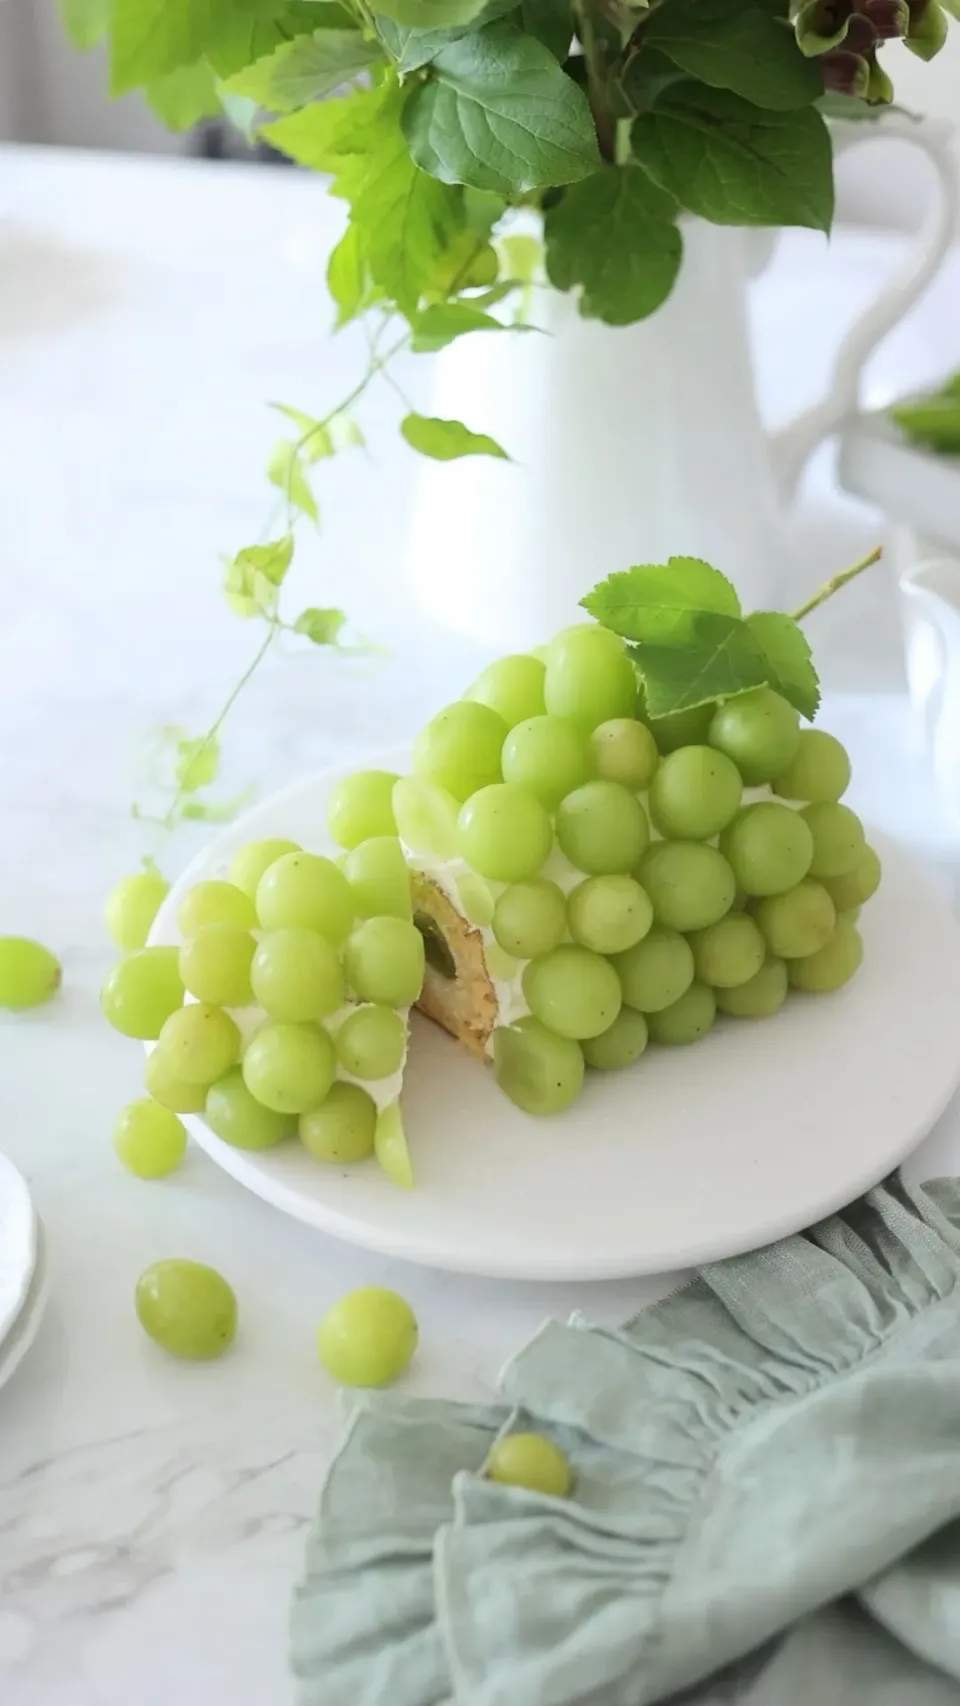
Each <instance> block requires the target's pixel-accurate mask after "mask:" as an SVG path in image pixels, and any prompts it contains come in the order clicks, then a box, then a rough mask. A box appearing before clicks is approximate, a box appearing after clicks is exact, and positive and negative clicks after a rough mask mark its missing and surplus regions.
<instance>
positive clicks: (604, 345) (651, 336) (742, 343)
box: [408, 114, 957, 648]
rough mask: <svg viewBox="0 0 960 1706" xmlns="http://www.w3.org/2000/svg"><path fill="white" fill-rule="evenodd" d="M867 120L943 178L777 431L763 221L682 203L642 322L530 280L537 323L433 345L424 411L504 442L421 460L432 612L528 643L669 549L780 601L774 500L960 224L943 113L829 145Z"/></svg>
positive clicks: (413, 565)
mask: <svg viewBox="0 0 960 1706" xmlns="http://www.w3.org/2000/svg"><path fill="white" fill-rule="evenodd" d="M878 132H882V134H883V135H884V136H886V137H890V136H896V137H900V138H902V139H903V140H904V141H906V142H910V143H912V144H914V146H916V147H919V148H920V149H922V151H923V152H924V153H926V154H927V155H928V156H929V158H930V159H931V160H932V162H933V164H934V167H935V169H936V173H937V177H938V180H939V184H940V189H941V194H940V195H939V196H938V197H937V198H936V205H935V206H933V207H932V209H931V212H930V215H929V217H928V219H927V221H926V223H925V225H924V227H923V230H922V231H921V232H920V233H918V236H917V238H916V240H915V242H914V244H913V245H912V247H911V252H910V254H909V257H908V260H907V263H906V265H905V266H904V268H903V270H902V272H901V273H900V274H899V275H898V276H897V277H896V278H894V279H893V280H891V282H890V283H889V284H888V285H887V286H886V287H885V288H884V290H883V291H882V292H881V294H880V296H879V298H878V299H877V301H876V302H875V303H874V304H873V306H872V307H871V308H870V309H869V310H868V311H867V312H866V313H865V314H864V315H863V316H862V317H861V319H860V320H859V321H858V322H857V324H856V325H855V326H854V328H853V329H852V331H850V332H849V333H848V335H847V337H846V338H845V340H844V342H843V345H842V347H841V350H840V353H839V356H838V358H837V361H836V365H835V369H834V373H833V378H832V382H831V385H830V389H829V392H828V394H827V396H826V397H825V398H824V399H823V401H822V402H820V403H819V404H817V405H816V407H814V408H812V409H810V410H808V411H806V412H805V413H804V414H803V415H802V416H801V417H800V418H798V419H797V420H795V421H794V422H793V423H792V424H791V425H790V426H789V427H787V428H786V429H785V431H783V432H782V433H780V434H779V435H778V436H777V438H776V439H775V440H774V441H773V442H770V441H769V439H768V437H767V435H766V434H765V433H764V430H763V427H762V425H761V422H760V417H759V413H758V410H757V405H756V399H755V395H754V385H753V373H752V368H751V360H750V348H749V342H748V332H747V316H746V281H747V277H748V272H749V260H750V256H751V253H752V252H755V244H756V240H757V237H758V236H760V237H761V239H762V236H763V235H764V234H762V233H757V232H747V231H744V230H741V229H738V228H732V227H729V226H727V227H724V226H716V225H708V224H707V223H705V222H704V221H702V220H698V219H688V220H685V221H684V225H683V236H684V251H685V252H684V258H683V264H682V267H681V270H680V275H679V278H678V280H677V283H676V286H675V288H674V290H673V293H672V295H671V296H670V298H669V299H668V300H667V302H666V303H665V304H664V305H663V307H662V308H660V309H659V310H658V312H657V313H656V314H654V315H652V316H651V318H649V319H648V320H644V321H641V322H640V323H639V324H637V325H635V326H627V327H621V328H612V327H607V326H604V325H602V324H600V323H599V322H597V321H595V320H584V319H582V318H581V317H580V315H579V314H578V312H577V309H576V306H575V304H574V302H573V300H572V298H571V297H570V296H564V295H561V294H560V293H559V292H557V291H552V290H543V291H540V292H538V299H539V302H540V305H541V313H542V318H541V320H540V322H539V323H540V326H541V328H542V330H543V331H545V332H547V333H548V334H550V335H548V336H541V335H538V333H536V332H530V333H526V334H518V335H515V336H504V337H501V336H499V335H494V334H490V333H478V334H476V335H475V336H472V337H468V338H463V339H461V340H460V341H459V342H457V343H454V344H452V345H450V346H449V348H448V349H446V350H444V351H443V352H442V353H441V354H440V355H439V356H438V358H437V364H436V372H435V383H434V392H433V397H432V400H431V403H430V405H429V412H430V413H431V414H434V415H438V416H440V417H441V418H445V419H450V418H452V419H459V420H464V421H466V423H467V424H468V425H469V426H470V427H471V428H473V429H474V430H475V431H478V432H486V433H490V434H492V435H493V437H494V438H495V439H497V440H498V442H499V443H501V444H502V445H503V446H504V448H505V449H506V450H507V451H508V453H509V455H510V457H511V458H512V460H511V461H510V462H503V461H498V460H495V459H493V458H489V457H469V458H465V459H463V460H461V461H458V462H452V463H450V462H447V463H430V462H426V461H423V462H422V463H421V464H420V465H419V468H418V475H417V486H416V490H415V496H414V506H413V518H412V524H411V530H410V534H409V536H408V570H409V574H410V577H411V579H412V581H413V584H414V587H415V590H416V592H417V595H418V597H419V599H420V601H421V603H422V604H423V606H424V607H425V608H426V609H427V610H428V612H429V613H430V614H431V615H433V616H434V617H436V618H438V619H439V620H440V621H441V622H443V623H444V624H445V625H446V626H448V627H451V628H453V629H455V630H457V631H458V632H460V633H466V634H469V635H470V636H471V637H473V638H475V639H478V640H481V641H483V642H485V643H489V644H491V645H496V646H499V647H501V648H507V647H514V648H516V647H524V646H528V645H533V644H535V643H537V642H538V641H539V640H542V639H543V637H544V636H545V635H547V634H549V633H551V632H553V631H554V630H555V629H557V628H558V627H560V626H562V625H563V624H565V623H567V622H570V621H573V620H575V619H576V618H577V615H578V611H577V603H578V600H579V599H580V598H581V597H582V595H583V591H584V588H585V587H586V586H588V585H590V584H592V583H593V582H594V581H596V580H598V579H600V578H601V577H602V576H604V575H606V574H609V573H610V572H611V571H613V570H615V569H621V568H626V567H627V566H628V565H629V564H630V563H636V562H660V561H663V560H664V559H665V558H666V557H668V556H670V555H671V554H678V553H685V554H688V555H693V556H703V557H706V558H707V559H708V560H710V561H712V562H714V563H716V564H717V566H718V567H722V568H725V569H726V570H727V571H728V572H729V573H730V574H731V575H732V576H733V577H734V578H735V580H736V582H737V585H738V588H739V590H740V592H741V595H742V597H743V600H744V603H745V604H746V605H747V606H752V607H754V608H756V607H758V606H759V607H766V608H770V607H771V606H776V605H777V604H778V603H779V602H780V583H781V580H782V578H783V575H782V571H783V567H784V563H785V535H784V533H783V532H782V531H781V507H782V506H783V505H784V504H785V503H786V502H787V501H788V500H789V499H790V497H791V496H792V494H793V491H794V488H795V486H796V483H797V480H798V478H799V476H800V473H801V471H802V469H803V466H804V463H805V462H806V460H807V457H808V456H809V455H810V453H811V451H812V450H813V449H814V448H815V446H816V445H817V444H818V443H819V442H820V441H821V440H822V439H823V438H824V437H826V436H827V435H828V434H829V433H831V432H832V431H834V430H835V429H836V428H837V426H838V425H839V424H840V423H841V421H843V420H844V419H845V418H846V417H847V416H848V415H849V414H850V413H851V412H852V411H854V410H855V408H856V406H857V402H858V392H859V383H860V375H861V372H862V369H863V366H864V363H865V362H866V360H867V358H868V356H869V355H870V354H871V352H872V351H873V349H874V348H875V347H876V345H877V344H878V342H879V341H880V339H881V338H883V337H884V336H885V334H886V333H887V332H888V331H889V330H890V328H891V327H892V326H893V325H894V324H895V323H896V322H897V320H899V319H900V318H901V316H902V315H903V314H904V313H905V312H906V310H907V309H908V308H909V307H910V306H911V305H912V304H913V302H915V301H916V299H917V297H918V296H919V295H920V293H921V291H922V290H923V289H924V288H925V286H926V285H927V284H928V283H929V281H930V279H931V278H932V276H933V274H934V272H935V271H936V269H937V267H938V266H939V264H940V262H941V260H942V258H943V256H944V254H945V252H946V250H947V248H948V246H949V243H950V240H951V237H952V234H953V231H954V229H955V223H956V204H957V184H956V176H955V165H954V161H953V158H952V154H951V150H950V146H949V138H950V135H951V131H950V128H949V127H948V126H943V125H940V124H938V123H935V122H932V121H915V120H911V119H907V118H904V117H901V116H899V115H896V114H891V115H889V116H888V117H887V118H886V119H885V120H884V122H883V124H882V125H878V126H873V125H866V124H865V125H863V126H854V125H847V126H844V127H842V129H841V130H840V131H838V132H837V134H836V136H835V138H834V148H835V151H837V150H839V149H841V148H845V147H848V146H852V145H854V144H856V143H858V142H861V141H864V140H866V139H867V135H866V134H865V133H869V135H873V134H876V133H878ZM798 336H799V337H802V336H803V328H799V329H798Z"/></svg>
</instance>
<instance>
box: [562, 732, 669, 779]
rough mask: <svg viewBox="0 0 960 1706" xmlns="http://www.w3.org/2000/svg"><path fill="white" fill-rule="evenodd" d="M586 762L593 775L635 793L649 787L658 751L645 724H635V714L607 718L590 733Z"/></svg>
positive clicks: (658, 759)
mask: <svg viewBox="0 0 960 1706" xmlns="http://www.w3.org/2000/svg"><path fill="white" fill-rule="evenodd" d="M590 761H591V769H592V771H593V774H594V776H599V777H600V778H601V780H602V781H604V782H619V783H620V785H621V787H623V788H629V790H630V792H631V793H632V794H637V793H640V792H642V790H643V789H644V788H649V786H650V783H651V782H652V780H653V777H654V774H655V772H656V768H657V765H658V764H659V762H660V754H659V752H658V751H657V743H656V741H655V740H654V738H653V735H652V734H651V732H650V730H649V729H648V728H647V726H646V724H645V723H638V722H637V719H636V717H611V718H610V719H609V721H608V722H605V723H598V724H597V727H596V728H595V729H594V731H593V733H592V734H591V736H590ZM572 786H575V784H573V783H571V787H572ZM563 791H564V793H567V792H568V791H569V790H568V789H566V788H565V789H564V790H563Z"/></svg>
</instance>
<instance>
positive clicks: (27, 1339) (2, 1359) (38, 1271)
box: [0, 1221, 49, 1386]
mask: <svg viewBox="0 0 960 1706" xmlns="http://www.w3.org/2000/svg"><path fill="white" fill-rule="evenodd" d="M48 1292H49V1276H48V1272H47V1260H46V1251H45V1249H44V1234H43V1228H42V1226H41V1225H40V1223H39V1221H38V1222H37V1261H36V1266H35V1268H34V1271H33V1277H32V1279H31V1281H30V1285H29V1287H28V1288H27V1294H26V1296H25V1298H24V1300H23V1307H22V1309H21V1310H20V1313H19V1315H18V1316H17V1319H16V1321H15V1322H14V1324H13V1327H12V1328H11V1330H10V1332H9V1334H8V1336H7V1338H6V1339H5V1340H4V1342H3V1344H2V1345H0V1386H5V1385H6V1383H7V1381H8V1380H9V1379H10V1377H11V1375H13V1374H14V1373H15V1372H16V1370H17V1369H18V1368H19V1367H20V1364H21V1362H22V1361H23V1359H24V1357H25V1356H26V1354H27V1352H28V1350H29V1349H30V1346H31V1345H32V1344H33V1341H34V1339H35V1338H36V1336H37V1334H38V1332H39V1331H40V1322H41V1321H42V1320H43V1312H44V1310H45V1309H46V1307H47V1300H48Z"/></svg>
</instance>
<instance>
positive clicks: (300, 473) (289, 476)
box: [267, 438, 320, 521]
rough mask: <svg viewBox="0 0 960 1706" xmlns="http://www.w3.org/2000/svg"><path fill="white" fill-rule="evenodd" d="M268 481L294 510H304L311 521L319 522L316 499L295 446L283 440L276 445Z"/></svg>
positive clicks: (270, 461) (272, 452) (287, 440)
mask: <svg viewBox="0 0 960 1706" xmlns="http://www.w3.org/2000/svg"><path fill="white" fill-rule="evenodd" d="M267 479H268V480H269V481H270V484H271V485H272V486H276V487H277V489H278V490H279V491H281V492H282V493H283V495H284V497H285V498H286V500H287V503H288V505H289V506H290V507H291V508H292V509H299V510H302V511H303V513H304V515H308V516H309V517H310V520H311V521H319V519H320V514H319V511H318V509H317V502H316V499H315V497H314V495H313V493H312V491H311V490H310V482H309V480H308V479H307V476H306V473H305V471H304V466H303V463H302V462H301V460H300V456H299V454H298V451H297V447H296V445H295V444H293V443H291V441H290V440H289V439H286V438H281V439H280V440H279V442H278V443H277V444H275V445H274V447H273V450H272V451H271V454H270V460H269V462H268V463H267Z"/></svg>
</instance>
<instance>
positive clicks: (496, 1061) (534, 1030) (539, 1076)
mask: <svg viewBox="0 0 960 1706" xmlns="http://www.w3.org/2000/svg"><path fill="white" fill-rule="evenodd" d="M493 1068H494V1072H495V1074H496V1079H497V1083H498V1084H499V1086H500V1088H501V1090H502V1091H503V1093H504V1095H505V1096H509V1098H510V1100H511V1102H515V1103H516V1105H517V1107H518V1108H522V1109H523V1111H524V1113H525V1114H559V1113H561V1112H562V1111H563V1109H564V1108H569V1106H570V1104H571V1102H575V1101H576V1099H577V1097H578V1096H579V1094H580V1091H581V1090H582V1089H583V1070H584V1069H583V1051H582V1049H581V1048H580V1044H579V1043H576V1042H574V1041H573V1040H572V1039H571V1038H569V1037H558V1036H557V1034H556V1032H555V1031H548V1030H547V1027H546V1025H542V1024H541V1023H540V1021H539V1019H533V1018H526V1019H518V1020H517V1022H516V1024H514V1025H498V1026H497V1028H496V1030H495V1031H494V1033H493Z"/></svg>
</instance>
